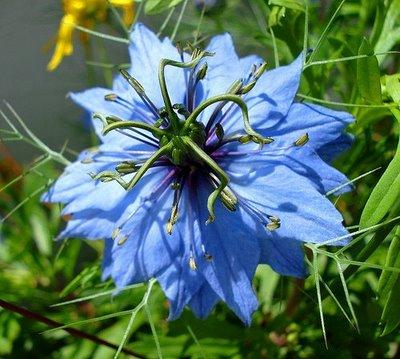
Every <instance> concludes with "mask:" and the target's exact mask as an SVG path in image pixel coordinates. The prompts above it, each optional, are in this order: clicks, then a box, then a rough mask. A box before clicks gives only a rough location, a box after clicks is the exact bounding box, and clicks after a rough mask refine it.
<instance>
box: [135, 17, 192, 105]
mask: <svg viewBox="0 0 400 359" xmlns="http://www.w3.org/2000/svg"><path fill="white" fill-rule="evenodd" d="M130 41H131V43H130V45H129V53H130V57H131V63H132V66H131V68H130V69H129V72H130V74H131V75H132V76H133V77H135V78H136V80H138V81H139V82H140V83H141V84H142V86H143V87H144V89H145V91H146V94H147V95H148V97H149V98H150V100H152V101H153V102H154V104H155V105H156V106H157V107H158V108H159V107H163V106H164V102H163V99H162V96H161V91H160V86H159V83H158V81H157V73H158V66H159V63H160V60H161V59H163V58H167V59H171V60H175V61H181V56H180V54H179V52H178V50H177V48H176V47H175V46H174V45H173V44H172V43H171V41H170V40H169V39H168V38H165V39H164V40H163V41H161V40H160V39H159V38H158V37H157V36H156V35H155V34H154V33H153V32H152V31H151V30H149V29H148V28H147V27H146V26H144V25H143V24H137V25H135V27H134V29H133V31H132V33H131V36H130ZM165 74H166V82H167V86H168V91H169V95H170V97H171V101H172V103H173V104H174V103H183V101H184V98H185V94H186V82H185V76H184V70H182V69H179V68H176V67H172V66H167V67H166V70H165Z"/></svg>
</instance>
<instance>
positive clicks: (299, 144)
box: [293, 133, 310, 147]
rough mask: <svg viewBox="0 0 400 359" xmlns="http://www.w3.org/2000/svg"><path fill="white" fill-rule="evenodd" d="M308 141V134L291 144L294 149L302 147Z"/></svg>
mask: <svg viewBox="0 0 400 359" xmlns="http://www.w3.org/2000/svg"><path fill="white" fill-rule="evenodd" d="M309 140H310V137H309V136H308V133H305V134H304V135H302V136H300V137H299V138H298V139H297V140H296V141H295V142H294V143H293V145H294V146H296V147H301V146H304V145H305V144H306V143H307V142H308V141H309Z"/></svg>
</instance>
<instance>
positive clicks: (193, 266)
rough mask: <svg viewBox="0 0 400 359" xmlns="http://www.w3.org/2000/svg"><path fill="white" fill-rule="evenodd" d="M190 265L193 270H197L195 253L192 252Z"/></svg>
mask: <svg viewBox="0 0 400 359" xmlns="http://www.w3.org/2000/svg"><path fill="white" fill-rule="evenodd" d="M189 267H190V269H191V270H192V271H195V270H196V269H197V264H196V261H195V260H194V257H193V253H191V254H190V257H189Z"/></svg>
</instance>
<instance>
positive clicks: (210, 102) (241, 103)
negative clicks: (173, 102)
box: [184, 94, 270, 143]
mask: <svg viewBox="0 0 400 359" xmlns="http://www.w3.org/2000/svg"><path fill="white" fill-rule="evenodd" d="M221 101H231V102H234V103H236V104H237V105H238V106H239V107H240V109H241V110H242V115H243V123H244V129H245V131H246V133H247V134H248V135H250V136H251V137H254V138H255V139H256V140H257V141H260V142H261V143H265V141H266V139H265V138H264V137H263V136H261V135H260V134H259V133H257V132H256V131H254V130H253V128H252V127H251V125H250V119H249V112H248V110H247V105H246V103H245V102H244V101H243V99H242V98H241V97H240V96H238V95H233V94H224V95H218V96H214V97H210V98H209V99H207V100H205V101H203V102H202V103H201V104H200V105H199V106H197V107H196V108H195V109H194V111H193V112H192V114H191V115H190V116H189V117H188V119H187V120H186V121H185V125H184V129H187V128H188V127H189V126H190V124H191V123H193V122H194V121H195V120H196V119H197V117H198V116H199V115H200V114H201V113H202V112H203V111H204V110H205V109H206V108H207V107H209V106H212V105H213V104H214V103H217V102H221ZM267 142H270V141H267Z"/></svg>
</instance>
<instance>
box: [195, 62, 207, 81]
mask: <svg viewBox="0 0 400 359" xmlns="http://www.w3.org/2000/svg"><path fill="white" fill-rule="evenodd" d="M207 70H208V64H207V62H206V63H205V64H204V65H203V66H202V67H201V68H200V70H199V71H198V72H197V75H196V83H197V82H198V81H200V80H203V79H204V78H205V77H206V74H207Z"/></svg>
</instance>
